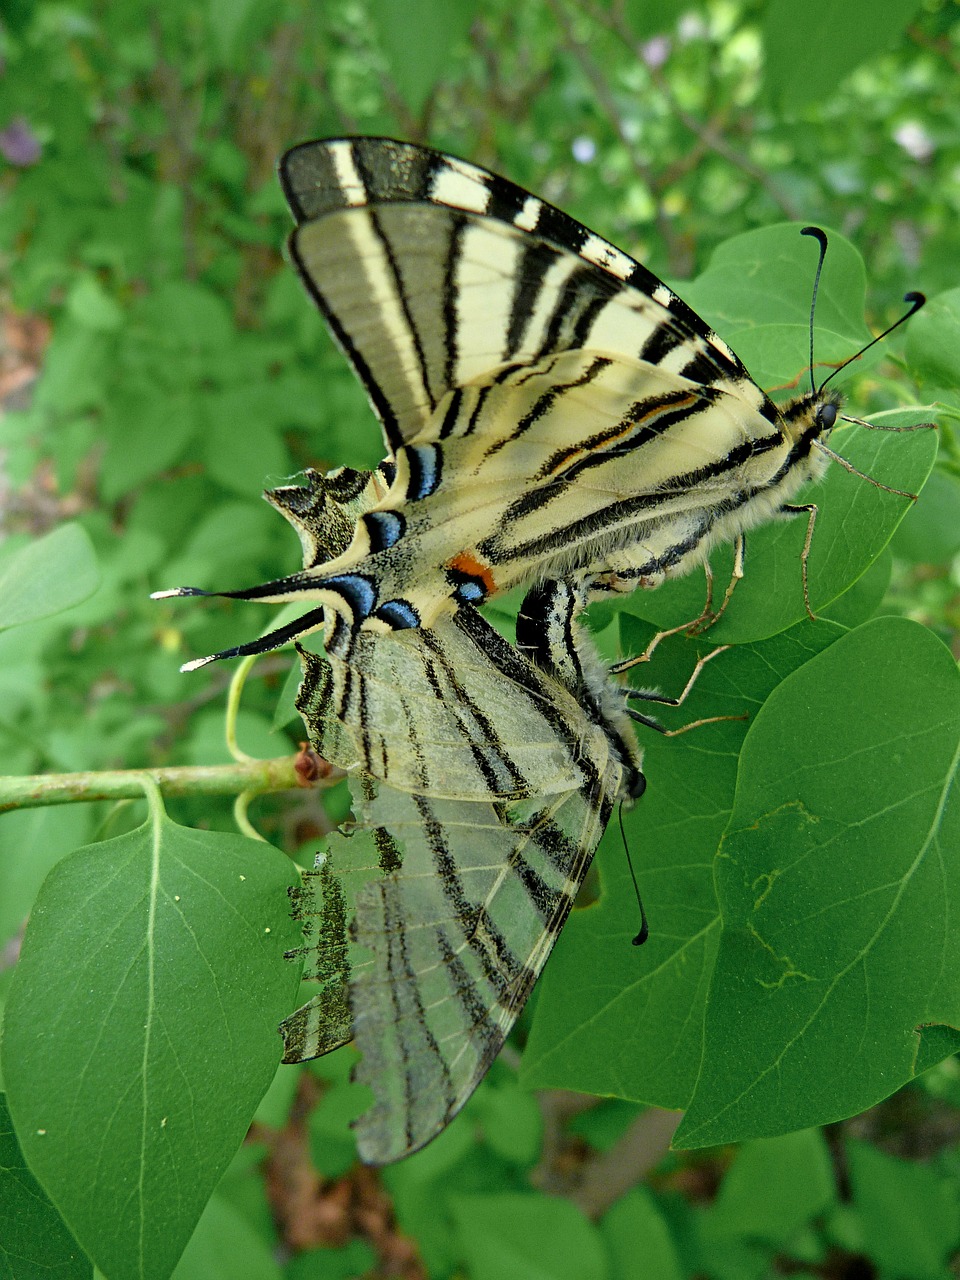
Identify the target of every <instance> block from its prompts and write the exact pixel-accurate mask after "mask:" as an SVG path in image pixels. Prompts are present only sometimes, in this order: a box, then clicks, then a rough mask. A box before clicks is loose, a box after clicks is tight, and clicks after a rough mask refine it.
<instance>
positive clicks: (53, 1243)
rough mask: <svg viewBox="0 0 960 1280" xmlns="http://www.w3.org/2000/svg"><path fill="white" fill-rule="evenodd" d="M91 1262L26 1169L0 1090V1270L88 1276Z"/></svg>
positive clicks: (59, 1279) (51, 1277) (8, 1276)
mask: <svg viewBox="0 0 960 1280" xmlns="http://www.w3.org/2000/svg"><path fill="white" fill-rule="evenodd" d="M92 1274H93V1267H92V1265H91V1263H90V1260H89V1258H86V1257H84V1255H83V1253H82V1252H81V1250H80V1247H79V1246H78V1244H77V1242H76V1240H74V1238H73V1236H72V1235H71V1234H70V1232H69V1231H68V1229H67V1227H66V1224H65V1223H64V1221H63V1219H62V1218H61V1217H60V1215H59V1213H57V1211H56V1209H55V1208H54V1206H53V1205H52V1204H51V1203H50V1201H49V1200H48V1199H47V1197H46V1195H45V1194H44V1191H43V1188H42V1187H41V1186H40V1184H39V1183H38V1182H37V1180H36V1178H34V1176H33V1174H32V1173H31V1172H30V1170H29V1169H28V1168H27V1166H26V1164H25V1162H24V1159H23V1155H22V1153H21V1151H20V1146H19V1144H18V1142H17V1135H16V1134H15V1133H14V1131H13V1125H12V1124H11V1122H10V1113H9V1112H8V1111H7V1102H6V1098H5V1097H4V1096H3V1094H0V1275H2V1276H3V1277H4V1280H89V1278H90V1276H92Z"/></svg>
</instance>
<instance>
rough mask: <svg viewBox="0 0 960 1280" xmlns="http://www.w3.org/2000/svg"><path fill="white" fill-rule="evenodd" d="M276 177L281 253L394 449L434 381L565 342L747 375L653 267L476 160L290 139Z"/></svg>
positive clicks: (422, 418)
mask: <svg viewBox="0 0 960 1280" xmlns="http://www.w3.org/2000/svg"><path fill="white" fill-rule="evenodd" d="M281 178H282V181H283V184H284V190H285V192H286V194H287V197H288V200H289V201H290V203H291V208H292V209H293V212H294V216H295V217H296V218H297V221H298V223H299V225H298V227H297V229H296V230H295V232H294V233H293V236H292V237H291V252H292V256H293V258H294V261H295V263H296V265H297V267H298V269H299V270H300V273H301V275H302V277H303V279H304V281H305V283H306V285H307V288H308V289H309V290H310V292H311V294H312V295H313V297H314V298H315V299H316V301H317V303H318V304H319V306H320V307H321V309H322V311H323V313H324V315H325V316H326V317H327V320H328V322H329V324H330V326H331V329H332V330H333V332H334V333H335V335H336V337H337V339H338V341H339V342H340V344H341V346H342V347H343V349H344V351H345V352H346V354H347V356H348V357H349V359H350V360H351V362H352V363H353V365H354V367H355V369H356V370H357V372H358V374H359V376H360V378H361V380H362V381H363V383H364V385H365V387H366V388H367V391H368V393H369V395H370V398H371V400H372V402H373V405H374V408H375V410H376V411H377V413H378V415H379V416H380V419H381V422H382V423H383V427H384V432H385V436H386V440H387V445H388V447H389V448H390V449H391V450H395V449H396V448H398V447H399V446H400V444H402V443H404V442H409V441H411V440H414V439H417V438H419V437H420V435H421V433H422V432H424V430H427V429H428V419H429V418H430V416H431V414H432V413H433V411H434V409H435V407H436V406H437V405H438V404H439V402H440V400H441V399H442V398H443V396H444V394H445V393H446V392H447V391H449V390H451V389H453V388H456V387H460V386H465V385H468V384H469V383H471V382H472V381H473V380H475V379H477V378H486V377H488V376H489V375H490V374H491V373H492V372H493V371H495V370H496V369H497V368H499V367H500V366H501V365H503V364H510V363H513V364H524V363H532V362H535V361H537V360H538V359H540V358H542V357H543V356H545V355H550V354H552V353H554V352H556V351H561V350H567V349H569V348H572V347H578V348H587V349H591V350H596V351H605V352H607V353H609V354H613V355H618V354H619V355H623V356H627V357H630V358H634V359H635V358H638V357H639V358H643V359H644V360H646V361H647V362H649V363H651V364H654V365H663V366H664V368H665V369H670V370H671V371H679V370H681V369H684V368H685V369H687V370H688V371H689V372H688V375H687V376H688V377H689V376H692V375H693V374H696V381H697V382H701V383H702V382H709V383H711V384H720V383H724V384H739V383H740V382H741V381H743V380H744V379H746V380H747V383H749V378H748V376H747V374H746V371H745V370H744V369H743V366H742V365H741V364H740V362H739V360H737V358H736V356H735V355H734V354H733V353H732V352H731V351H730V349H729V348H728V347H727V346H726V344H725V343H723V342H722V340H721V339H719V338H718V337H717V335H716V334H715V333H713V331H712V330H711V329H710V328H709V327H708V326H707V325H706V324H704V322H703V321H702V320H701V319H700V318H699V317H698V316H696V314H695V313H694V312H693V311H691V310H690V309H689V308H688V307H687V306H686V305H685V304H684V303H683V302H681V301H680V299H678V298H677V297H676V296H675V295H674V294H673V293H672V291H671V290H670V289H668V288H667V286H666V285H665V284H663V282H662V281H660V280H658V279H657V278H656V276H654V275H652V273H650V272H649V271H647V270H646V269H645V268H643V267H641V266H640V265H639V264H638V263H636V262H635V261H634V260H633V259H632V258H630V257H629V256H628V255H627V254H625V253H623V252H622V251H621V250H619V249H616V248H615V247H614V246H613V245H611V244H609V243H608V242H607V241H605V240H603V239H602V237H600V236H597V235H596V234H594V233H593V232H590V231H588V230H587V228H585V227H583V226H581V224H580V223H578V222H576V221H575V220H574V219H573V218H570V217H568V216H567V215H566V214H563V213H562V212H561V211H560V210H558V209H554V208H553V207H552V206H551V205H548V204H546V203H545V202H544V201H541V200H538V199H537V198H536V197H534V196H532V195H530V194H529V192H525V191H523V190H522V188H520V187H517V186H515V185H514V184H513V183H509V182H507V181H505V180H504V179H502V178H497V177H495V176H494V175H493V174H489V173H487V172H485V171H484V170H482V169H480V168H478V167H476V166H474V165H469V164H466V163H465V162H464V161H460V160H457V159H456V158H455V157H452V156H444V155H442V154H441V153H439V152H433V151H429V150H428V149H426V148H420V147H414V146H411V145H410V144H406V143H397V142H393V141H391V140H389V139H378V138H354V139H332V140H324V141H320V142H315V143H306V144H304V145H303V146H301V147H297V148H294V150H293V151H292V152H290V153H288V155H287V156H286V157H285V158H284V160H283V161H282V163H281ZM750 385H751V386H752V385H753V384H752V383H750Z"/></svg>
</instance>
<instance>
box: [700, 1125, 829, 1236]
mask: <svg viewBox="0 0 960 1280" xmlns="http://www.w3.org/2000/svg"><path fill="white" fill-rule="evenodd" d="M835 1199H836V1187H835V1185H834V1177H833V1165H832V1163H831V1159H830V1152H829V1150H828V1149H827V1144H826V1142H825V1141H824V1138H823V1135H822V1134H821V1133H820V1131H819V1130H818V1129H804V1130H802V1131H801V1132H800V1133H790V1134H785V1135H783V1136H782V1137H779V1138H766V1139H762V1140H760V1141H758V1142H748V1143H745V1144H744V1146H743V1147H742V1148H741V1150H740V1152H739V1153H738V1154H737V1156H736V1158H735V1159H734V1162H733V1164H732V1165H731V1166H730V1169H729V1170H728V1171H727V1173H726V1175H725V1177H724V1179H723V1182H722V1183H721V1185H720V1191H719V1194H718V1195H717V1198H716V1200H715V1201H714V1203H713V1205H712V1206H711V1207H710V1211H709V1217H710V1227H711V1231H712V1232H714V1233H717V1234H718V1235H723V1236H727V1237H729V1238H731V1239H737V1238H739V1237H746V1238H747V1239H751V1240H762V1241H765V1242H767V1243H768V1244H773V1245H779V1246H783V1245H786V1244H787V1243H788V1242H789V1241H790V1239H791V1237H792V1236H794V1235H796V1233H797V1232H798V1231H799V1230H800V1228H801V1227H803V1226H806V1224H807V1223H809V1222H811V1221H812V1220H813V1219H814V1218H816V1217H819V1216H820V1215H821V1214H823V1213H825V1212H826V1211H827V1210H828V1209H829V1208H830V1206H831V1205H832V1204H833V1202H834V1200H835Z"/></svg>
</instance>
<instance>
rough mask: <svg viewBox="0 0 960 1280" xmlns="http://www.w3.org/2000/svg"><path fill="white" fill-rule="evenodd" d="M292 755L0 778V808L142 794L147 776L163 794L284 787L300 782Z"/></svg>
mask: <svg viewBox="0 0 960 1280" xmlns="http://www.w3.org/2000/svg"><path fill="white" fill-rule="evenodd" d="M296 761H297V757H296V756H277V757H275V758H274V759H273V760H245V761H242V762H241V761H238V762H237V763H235V764H223V765H196V766H194V765H186V766H183V767H178V768H170V769H114V770H104V771H103V772H100V773H95V772H90V773H40V774H34V775H33V776H32V777H23V778H14V777H0V813H3V812H5V811H6V810H8V809H34V808H37V807H38V806H40V805H48V804H73V803H74V802H76V801H89V800H125V799H137V800H139V799H141V798H142V797H143V779H144V777H147V778H149V779H151V780H152V781H153V782H154V783H155V784H156V785H157V786H158V787H159V789H160V793H161V795H163V796H232V795H239V794H240V793H241V792H243V791H252V792H264V791H287V790H290V789H292V788H294V787H300V786H302V785H303V783H302V782H301V780H300V777H299V775H298V774H297V771H296V767H295V766H296Z"/></svg>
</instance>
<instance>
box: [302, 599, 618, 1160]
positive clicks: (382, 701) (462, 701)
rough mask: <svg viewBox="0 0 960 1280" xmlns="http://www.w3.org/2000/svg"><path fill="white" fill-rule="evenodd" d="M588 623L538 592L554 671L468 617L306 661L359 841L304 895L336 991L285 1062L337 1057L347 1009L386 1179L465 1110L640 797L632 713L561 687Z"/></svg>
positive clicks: (375, 1152)
mask: <svg viewBox="0 0 960 1280" xmlns="http://www.w3.org/2000/svg"><path fill="white" fill-rule="evenodd" d="M577 605H578V601H577V600H576V598H575V594H573V593H571V592H570V591H569V590H568V589H567V588H566V586H565V584H562V583H558V584H556V589H555V591H553V592H551V591H549V590H548V589H547V588H544V589H542V590H541V593H540V600H539V603H538V604H537V606H536V611H537V613H538V621H537V623H536V625H537V626H538V628H539V629H540V630H541V631H542V632H543V634H544V636H545V637H547V638H546V639H545V642H544V646H543V649H542V654H541V657H544V661H545V666H544V667H543V668H541V667H538V666H537V665H536V664H535V663H534V662H532V661H530V660H529V659H528V658H527V657H525V656H524V655H523V654H522V653H519V652H518V651H517V650H516V649H514V648H513V647H512V646H511V645H509V644H508V643H507V641H505V640H504V639H503V638H502V637H501V636H500V635H499V634H498V633H497V632H496V631H494V630H493V628H492V627H490V626H489V624H488V623H487V622H486V621H485V620H484V619H483V618H482V617H481V616H480V614H479V613H477V612H476V611H475V610H473V609H472V608H470V607H469V606H465V607H464V608H463V609H461V610H460V611H459V613H458V614H457V615H455V617H453V618H448V619H444V620H443V621H442V622H441V623H439V624H438V625H437V626H436V627H435V628H433V629H431V630H423V631H405V632H400V633H396V632H385V633H381V634H379V635H375V634H372V633H371V634H363V633H361V634H360V635H359V636H356V637H355V638H354V639H355V644H354V645H353V646H352V647H351V648H350V649H349V650H348V651H347V652H345V654H344V655H343V656H340V657H338V656H336V655H331V656H330V660H329V662H328V661H327V659H325V658H323V657H320V656H316V655H313V656H308V657H306V658H305V662H306V673H307V674H306V680H305V685H304V691H303V693H302V695H301V699H300V705H301V710H302V712H303V714H304V716H305V720H306V722H307V724H308V727H309V729H310V734H311V740H312V741H313V742H314V744H315V746H317V748H318V749H320V750H323V751H325V752H330V754H332V756H333V758H334V759H336V758H337V752H338V751H339V752H341V754H340V757H339V762H340V763H341V764H342V765H344V766H345V767H347V768H348V769H350V770H351V771H352V773H353V776H354V779H355V782H354V794H355V811H356V823H355V826H354V827H353V828H352V830H351V834H349V835H346V834H337V835H335V836H334V837H332V838H331V841H330V848H329V851H328V853H327V854H326V855H325V856H324V857H323V858H322V860H321V865H320V869H319V871H318V872H317V873H315V874H314V876H312V877H310V878H309V879H308V880H307V882H306V883H305V886H304V889H303V891H302V895H301V899H300V902H299V910H300V915H301V918H302V919H303V920H304V921H305V924H306V926H307V930H308V933H307V938H306V943H305V954H306V955H307V959H308V974H309V976H313V977H315V978H317V979H318V980H319V981H320V982H321V984H322V986H323V989H322V991H321V993H320V995H319V996H318V997H316V998H315V999H314V1000H313V1001H311V1002H310V1003H309V1004H308V1005H306V1006H304V1008H303V1009H301V1010H298V1011H297V1012H296V1013H294V1014H293V1015H291V1017H290V1018H289V1019H287V1021H286V1022H285V1023H284V1025H283V1027H282V1030H283V1032H284V1038H285V1045H286V1051H285V1061H288V1062H291V1061H301V1060H303V1059H304V1058H307V1057H310V1056H314V1055H315V1054H316V1053H320V1052H325V1051H327V1050H328V1049H329V1048H333V1047H336V1045H337V1044H338V1043H341V1042H342V1040H343V1038H344V1037H345V1034H346V1031H345V1023H344V1014H345V1010H349V1016H350V1020H351V1021H352V1028H353V1033H354V1037H355V1040H356V1045H357V1048H358V1049H359V1051H360V1055H361V1060H360V1065H359V1067H358V1070H357V1079H358V1080H361V1081H362V1082H363V1083H365V1084H367V1085H368V1086H369V1087H370V1088H371V1090H372V1092H373V1095H374V1105H373V1107H372V1108H371V1109H370V1111H368V1112H366V1113H365V1114H364V1115H363V1116H361V1117H360V1119H359V1120H358V1121H357V1123H356V1129H357V1138H358V1144H359V1149H360V1152H361V1154H362V1155H363V1157H364V1159H366V1160H368V1161H371V1162H373V1163H384V1162H386V1161H390V1160H394V1159H398V1158H400V1157H401V1156H403V1155H406V1154H409V1152H411V1151H413V1150H416V1149H418V1148H419V1147H420V1146H422V1145H423V1144H424V1143H425V1142H427V1141H429V1140H430V1138H432V1137H433V1136H435V1135H436V1133H438V1132H439V1131H440V1129H442V1128H443V1127H444V1126H445V1125H446V1124H447V1123H449V1121H450V1120H451V1119H452V1118H453V1117H454V1116H455V1115H456V1114H457V1112H458V1111H459V1110H460V1108H461V1107H462V1106H463V1104H464V1102H465V1101H466V1099H467V1098H468V1097H469V1096H470V1094H471V1093H472V1092H473V1089H474V1088H475V1087H476V1085H477V1083H478V1082H479V1080H480V1079H481V1078H482V1076H483V1074H484V1072H485V1071H486V1070H487V1068H488V1067H489V1065H490V1063H491V1062H492V1061H493V1059H494V1057H495V1056H496V1054H497V1052H498V1051H499V1049H500V1047H501V1045H502V1043H503V1041H504V1039H505V1037H506V1035H507V1034H508V1032H509V1030H510V1028H511V1026H512V1025H513V1023H514V1021H515V1019H516V1017H517V1015H518V1014H519V1012H520V1010H521V1008H522V1007H523V1003H524V1001H525V999H526V997H527V995H528V994H529V991H530V990H531V988H532V986H533V984H534V982H535V981H536V978H537V976H538V975H539V973H540V971H541V969H542V967H543V964H544V963H545V961H546V959H547V956H548V955H549V953H550V950H551V948H552V946H553V944H554V942H555V940H556V937H557V935H558V934H559V932H560V929H561V927H562V925H563V923H564V921H565V919H566V917H567V915H568V913H569V911H570V908H571V906H572V904H573V899H574V897H575V896H576V893H577V890H578V888H579V886H580V884H581V883H582V880H583V877H584V875H585V874H586V871H587V868H588V867H589V865H590V861H591V859H592V857H593V853H594V850H595V848H596V845H597V843H598V841H599V839H600V836H601V835H602V833H603V830H604V827H605V826H606V822H607V819H608V817H609V814H610V809H611V807H612V805H613V804H614V803H615V801H616V800H617V799H620V798H625V797H627V796H628V795H635V794H637V793H638V786H637V779H639V778H642V775H641V774H640V770H639V751H638V749H637V746H636V742H635V740H634V739H633V738H632V735H631V734H630V730H629V728H626V729H625V728H624V726H625V724H626V721H625V717H624V714H623V711H622V706H623V702H622V695H621V694H619V692H618V691H617V690H615V689H614V688H613V687H612V686H611V687H610V694H609V697H610V703H609V705H608V706H603V705H601V701H602V700H601V699H596V698H593V697H590V696H588V697H585V698H584V704H583V705H581V703H580V702H579V701H578V700H577V698H576V697H575V696H574V694H575V692H577V691H578V690H577V689H571V688H567V687H566V685H565V684H564V682H563V681H564V679H567V678H569V679H571V680H573V676H572V675H569V674H568V673H570V672H571V671H574V670H575V671H580V670H581V669H582V652H577V653H574V652H572V651H571V652H570V653H564V652H563V650H565V649H567V648H568V646H571V645H573V644H574V640H573V639H572V635H571V631H570V625H569V621H570V620H569V617H568V616H567V615H568V614H569V612H571V611H572V610H573V609H574V608H576V607H577ZM546 615H554V616H553V618H552V620H551V617H549V616H546ZM576 643H577V644H578V645H579V646H580V650H581V651H582V646H583V645H584V643H585V641H584V638H583V637H578V639H577V641H576ZM544 655H549V660H547V659H546V657H545V656H544ZM571 663H572V664H573V665H572V666H571V665H570V664H571ZM324 669H325V670H324ZM598 670H599V665H598ZM398 681H403V683H402V685H400V686H398V684H397V682H398ZM398 688H400V690H401V694H400V696H393V695H395V694H396V691H397V689H398ZM580 691H581V692H582V690H580ZM331 748H332V751H331ZM344 966H346V967H344Z"/></svg>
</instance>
